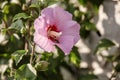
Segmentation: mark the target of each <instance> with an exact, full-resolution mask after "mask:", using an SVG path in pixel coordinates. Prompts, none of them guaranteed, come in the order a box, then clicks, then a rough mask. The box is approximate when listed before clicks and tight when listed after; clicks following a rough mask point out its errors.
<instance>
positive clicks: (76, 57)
mask: <svg viewBox="0 0 120 80" xmlns="http://www.w3.org/2000/svg"><path fill="white" fill-rule="evenodd" d="M69 57H70V58H69V59H70V62H72V63H73V64H74V65H75V66H77V67H79V64H80V60H81V58H80V56H79V52H78V51H77V47H74V48H73V50H72V52H71V53H70V55H69Z"/></svg>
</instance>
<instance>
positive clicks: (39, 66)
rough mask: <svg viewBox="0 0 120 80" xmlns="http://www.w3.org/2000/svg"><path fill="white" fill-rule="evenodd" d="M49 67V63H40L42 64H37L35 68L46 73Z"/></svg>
mask: <svg viewBox="0 0 120 80" xmlns="http://www.w3.org/2000/svg"><path fill="white" fill-rule="evenodd" d="M48 65H49V63H48V62H47V61H40V62H37V64H36V65H35V68H36V69H37V70H38V71H46V70H47V69H48Z"/></svg>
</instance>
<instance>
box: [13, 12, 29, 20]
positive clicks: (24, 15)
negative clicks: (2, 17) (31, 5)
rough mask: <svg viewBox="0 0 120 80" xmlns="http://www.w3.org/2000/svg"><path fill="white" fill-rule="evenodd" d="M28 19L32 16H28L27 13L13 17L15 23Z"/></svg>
mask: <svg viewBox="0 0 120 80" xmlns="http://www.w3.org/2000/svg"><path fill="white" fill-rule="evenodd" d="M21 18H23V19H28V18H30V16H28V15H27V14H26V13H18V14H16V15H15V16H14V17H13V21H15V20H18V19H21Z"/></svg>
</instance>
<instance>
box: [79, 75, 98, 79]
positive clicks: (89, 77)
mask: <svg viewBox="0 0 120 80" xmlns="http://www.w3.org/2000/svg"><path fill="white" fill-rule="evenodd" d="M97 79H98V77H97V76H95V75H94V74H86V75H81V76H80V77H79V80H97Z"/></svg>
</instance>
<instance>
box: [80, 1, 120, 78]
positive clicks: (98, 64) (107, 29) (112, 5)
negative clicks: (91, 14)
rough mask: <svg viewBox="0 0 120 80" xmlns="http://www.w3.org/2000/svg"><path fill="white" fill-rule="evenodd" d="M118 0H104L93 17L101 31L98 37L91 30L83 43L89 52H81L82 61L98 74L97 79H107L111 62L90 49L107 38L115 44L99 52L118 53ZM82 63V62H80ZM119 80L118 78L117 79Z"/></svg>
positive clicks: (119, 43) (119, 40)
mask: <svg viewBox="0 0 120 80" xmlns="http://www.w3.org/2000/svg"><path fill="white" fill-rule="evenodd" d="M119 19H120V1H119V0H116V1H113V0H105V1H104V2H103V5H101V6H100V9H99V12H98V16H96V17H95V18H94V21H95V24H96V27H97V28H98V30H99V31H100V33H101V35H102V36H101V37H99V36H98V35H97V34H96V33H95V32H92V33H91V34H90V36H89V38H88V40H87V41H83V43H84V42H85V44H87V45H88V46H87V47H89V48H90V51H91V52H90V54H89V53H88V54H85V53H81V52H80V53H81V54H80V55H81V57H82V61H81V63H82V62H85V63H86V64H87V66H88V67H92V68H93V73H94V74H96V75H98V77H99V80H108V78H109V77H110V76H111V72H112V68H113V67H112V64H111V63H108V64H105V62H106V61H105V59H104V58H103V57H101V55H99V54H97V55H96V56H95V55H93V54H92V51H94V49H95V48H96V45H97V43H98V42H99V41H100V39H102V38H108V39H110V40H112V41H114V42H115V43H116V46H115V47H113V48H112V49H110V50H109V51H103V52H102V53H101V54H103V55H105V56H107V55H110V54H118V53H120V50H119V49H120V46H119V45H120V37H119V35H120V20H119ZM81 65H82V64H81ZM118 80H119V79H118Z"/></svg>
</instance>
